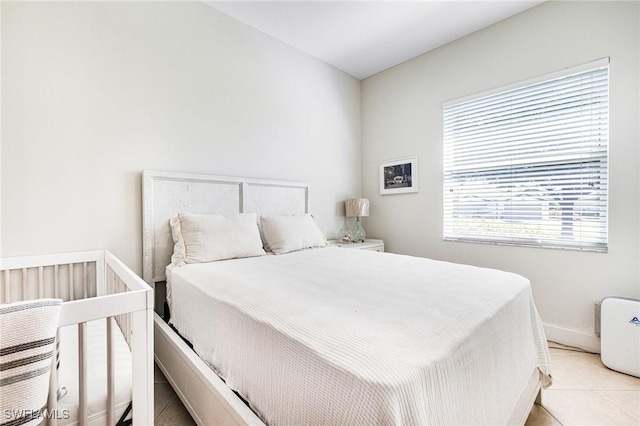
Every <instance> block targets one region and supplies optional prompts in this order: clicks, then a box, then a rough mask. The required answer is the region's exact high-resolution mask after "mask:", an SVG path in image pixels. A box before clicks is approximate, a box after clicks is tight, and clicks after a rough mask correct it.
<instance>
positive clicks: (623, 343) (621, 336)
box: [600, 297, 640, 377]
mask: <svg viewBox="0 0 640 426" xmlns="http://www.w3.org/2000/svg"><path fill="white" fill-rule="evenodd" d="M600 344H601V349H600V350H601V357H602V363H603V364H604V365H606V366H607V367H609V368H610V369H612V370H616V371H619V372H621V373H626V374H630V375H632V376H636V377H640V300H635V299H626V298H624V297H605V298H604V299H602V302H601V303H600Z"/></svg>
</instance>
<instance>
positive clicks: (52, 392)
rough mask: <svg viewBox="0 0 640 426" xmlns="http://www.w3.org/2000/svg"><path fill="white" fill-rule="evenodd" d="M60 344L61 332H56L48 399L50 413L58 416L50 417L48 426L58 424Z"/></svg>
mask: <svg viewBox="0 0 640 426" xmlns="http://www.w3.org/2000/svg"><path fill="white" fill-rule="evenodd" d="M59 344H60V330H59V329H58V331H57V332H56V340H55V344H54V346H53V356H52V357H51V377H50V378H49V397H48V398H47V410H48V411H49V413H56V415H53V416H49V419H48V420H47V425H48V426H56V425H57V424H58V419H57V417H58V416H57V410H58V370H57V369H58V356H57V349H58V345H59Z"/></svg>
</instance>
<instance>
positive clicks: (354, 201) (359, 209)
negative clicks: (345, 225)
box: [344, 198, 369, 217]
mask: <svg viewBox="0 0 640 426" xmlns="http://www.w3.org/2000/svg"><path fill="white" fill-rule="evenodd" d="M344 205H345V210H346V213H347V217H367V216H369V200H368V199H366V198H351V199H349V200H347V201H345V204H344Z"/></svg>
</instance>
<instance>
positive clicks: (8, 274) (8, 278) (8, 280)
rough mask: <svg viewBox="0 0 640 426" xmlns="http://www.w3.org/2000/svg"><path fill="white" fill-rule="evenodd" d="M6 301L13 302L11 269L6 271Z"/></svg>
mask: <svg viewBox="0 0 640 426" xmlns="http://www.w3.org/2000/svg"><path fill="white" fill-rule="evenodd" d="M4 302H5V303H9V302H11V271H9V270H8V269H5V271H4Z"/></svg>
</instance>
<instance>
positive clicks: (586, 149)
mask: <svg viewBox="0 0 640 426" xmlns="http://www.w3.org/2000/svg"><path fill="white" fill-rule="evenodd" d="M584 68H585V67H581V69H580V70H579V71H576V70H573V71H571V70H569V71H567V72H566V73H563V74H564V75H560V76H558V75H555V76H554V77H553V78H547V79H545V80H544V81H537V82H535V83H528V84H523V85H521V86H520V87H516V88H510V89H509V90H503V91H500V92H498V93H493V94H490V95H484V96H481V97H477V98H475V99H467V100H464V101H458V102H456V101H454V102H450V103H447V104H445V105H444V106H443V110H444V238H445V239H448V240H462V241H476V242H495V243H504V244H517V245H532V246H539V247H562V248H576V249H587V250H596V251H606V249H607V206H608V196H607V192H608V190H607V178H608V161H607V160H608V128H609V103H608V98H609V65H608V60H606V61H604V60H603V61H599V62H597V63H592V64H590V66H589V67H587V69H586V70H585V69H584Z"/></svg>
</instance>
